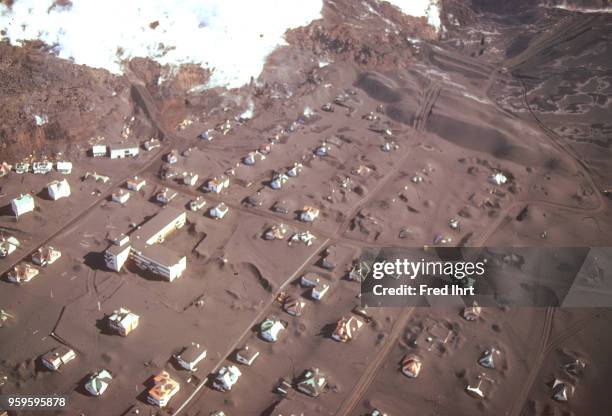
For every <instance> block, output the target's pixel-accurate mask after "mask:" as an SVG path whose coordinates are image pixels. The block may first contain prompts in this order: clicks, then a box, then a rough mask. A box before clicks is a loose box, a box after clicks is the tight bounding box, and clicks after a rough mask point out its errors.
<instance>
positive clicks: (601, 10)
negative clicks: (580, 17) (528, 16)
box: [541, 3, 612, 13]
mask: <svg viewBox="0 0 612 416" xmlns="http://www.w3.org/2000/svg"><path fill="white" fill-rule="evenodd" d="M541 6H542V7H548V8H550V9H561V10H567V11H570V12H578V13H612V7H592V8H591V7H578V6H576V5H572V4H567V3H561V4H556V5H545V4H544V5H541Z"/></svg>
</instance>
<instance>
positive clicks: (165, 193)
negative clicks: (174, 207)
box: [155, 188, 178, 205]
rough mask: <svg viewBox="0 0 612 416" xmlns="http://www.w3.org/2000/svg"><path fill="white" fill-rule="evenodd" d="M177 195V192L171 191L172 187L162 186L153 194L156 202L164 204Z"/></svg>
mask: <svg viewBox="0 0 612 416" xmlns="http://www.w3.org/2000/svg"><path fill="white" fill-rule="evenodd" d="M177 195H178V193H177V192H175V191H173V190H172V189H169V188H163V189H162V190H161V191H159V192H158V193H157V194H156V195H155V199H156V200H157V202H159V203H161V204H164V205H165V204H169V203H170V201H172V200H173V199H174V198H176V196H177Z"/></svg>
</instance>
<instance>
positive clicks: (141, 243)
mask: <svg viewBox="0 0 612 416" xmlns="http://www.w3.org/2000/svg"><path fill="white" fill-rule="evenodd" d="M186 221H187V214H186V212H185V211H183V210H180V209H178V208H174V207H166V208H164V209H163V210H162V211H160V212H159V213H158V214H157V215H156V216H154V217H153V218H151V219H150V220H149V221H147V222H146V223H145V224H144V225H143V226H141V227H140V228H138V229H136V230H135V231H134V232H133V233H132V234H131V235H130V241H129V242H127V243H126V244H125V245H123V246H116V245H111V246H110V247H109V248H108V249H107V250H106V251H105V253H104V258H105V261H106V265H107V267H109V268H110V269H112V270H115V271H120V270H121V268H122V267H123V265H124V264H125V262H126V261H127V260H128V258H129V259H131V260H132V261H133V262H134V263H135V264H136V266H138V267H139V268H141V269H143V270H148V271H150V272H152V273H154V274H157V275H159V276H162V277H164V278H165V279H167V280H168V281H170V282H172V281H174V280H175V279H176V278H178V277H180V276H181V275H182V274H183V272H184V271H185V270H186V269H187V258H186V256H184V255H182V254H180V253H178V252H175V251H173V250H172V249H170V248H168V247H164V246H162V245H160V244H161V243H162V242H163V241H164V240H165V239H166V237H167V236H168V235H170V234H171V233H173V232H174V231H176V230H178V229H180V228H182V227H183V226H184V225H185V223H186Z"/></svg>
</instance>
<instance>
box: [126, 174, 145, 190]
mask: <svg viewBox="0 0 612 416" xmlns="http://www.w3.org/2000/svg"><path fill="white" fill-rule="evenodd" d="M146 184H147V181H146V180H144V179H143V178H141V177H138V176H134V177H133V178H131V179H128V180H127V182H126V183H125V187H126V188H127V189H129V190H130V191H136V192H138V191H140V190H141V189H142V188H143V187H144V186H145V185H146Z"/></svg>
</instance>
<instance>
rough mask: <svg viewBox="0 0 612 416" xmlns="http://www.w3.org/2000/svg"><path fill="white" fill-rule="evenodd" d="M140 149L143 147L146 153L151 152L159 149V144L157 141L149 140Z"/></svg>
mask: <svg viewBox="0 0 612 416" xmlns="http://www.w3.org/2000/svg"><path fill="white" fill-rule="evenodd" d="M142 147H144V149H145V150H146V151H147V152H148V151H151V150H153V149H157V148H158V147H161V143H160V141H159V139H155V138H151V139H149V140H146V141H145V142H144V143H143V144H142Z"/></svg>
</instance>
